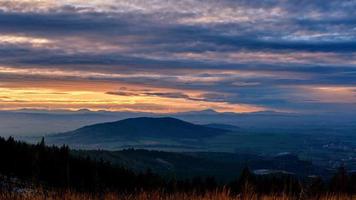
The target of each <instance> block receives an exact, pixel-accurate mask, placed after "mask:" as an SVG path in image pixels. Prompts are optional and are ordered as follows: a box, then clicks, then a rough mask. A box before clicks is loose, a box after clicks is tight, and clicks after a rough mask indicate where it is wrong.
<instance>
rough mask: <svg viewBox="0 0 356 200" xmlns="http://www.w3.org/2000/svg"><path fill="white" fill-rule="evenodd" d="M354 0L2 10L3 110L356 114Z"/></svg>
mask: <svg viewBox="0 0 356 200" xmlns="http://www.w3.org/2000/svg"><path fill="white" fill-rule="evenodd" d="M355 12H356V1H353V0H347V1H346V0H345V1H343V0H340V1H329V0H314V1H310V0H295V1H293V0H291V1H286V0H215V1H212V0H180V1H176V0H92V1H87V0H62V1H57V0H0V110H16V109H23V108H28V109H48V110H57V109H66V110H78V109H90V110H110V111H139V112H154V113H174V112H186V111H194V110H205V109H214V110H216V111H218V112H238V113H240V112H258V111H278V112H298V113H326V112H327V113H330V112H331V113H332V112H338V113H343V112H345V113H346V112H354V111H356V15H355Z"/></svg>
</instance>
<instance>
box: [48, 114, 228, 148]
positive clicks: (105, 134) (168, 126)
mask: <svg viewBox="0 0 356 200" xmlns="http://www.w3.org/2000/svg"><path fill="white" fill-rule="evenodd" d="M220 127H221V128H220ZM223 127H224V125H215V127H213V126H212V125H211V126H209V125H208V126H204V125H196V124H192V123H189V122H185V121H183V120H179V119H175V118H172V117H158V118H153V117H138V118H129V119H124V120H119V121H115V122H108V123H100V124H94V125H89V126H84V127H82V128H79V129H76V130H74V131H69V132H65V133H60V134H56V135H52V136H49V137H48V138H49V140H50V141H52V142H54V143H68V144H72V143H77V142H79V143H80V144H81V145H86V144H100V143H108V142H113V143H116V142H130V141H131V142H132V141H142V140H145V141H151V142H152V143H155V142H157V141H158V140H165V141H175V140H176V141H182V140H192V141H199V140H201V139H204V138H208V137H215V136H218V135H222V134H224V133H227V132H229V130H227V129H223ZM226 127H227V128H231V127H229V126H227V125H226ZM168 143H169V142H168Z"/></svg>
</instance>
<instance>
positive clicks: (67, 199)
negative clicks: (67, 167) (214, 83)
mask: <svg viewBox="0 0 356 200" xmlns="http://www.w3.org/2000/svg"><path fill="white" fill-rule="evenodd" d="M353 199H355V200H356V196H354V197H351V196H342V195H324V196H322V197H310V198H306V197H304V198H301V197H291V196H287V195H269V196H258V195H256V194H250V195H237V196H233V195H231V194H230V193H229V192H228V191H219V192H209V193H206V194H204V195H198V194H194V193H189V194H188V193H175V194H165V193H161V192H141V193H138V194H134V195H118V194H115V193H106V194H103V195H100V196H99V195H97V196H93V195H90V194H85V193H75V192H50V193H49V192H44V191H36V192H33V191H32V192H22V193H4V192H3V193H0V200H353Z"/></svg>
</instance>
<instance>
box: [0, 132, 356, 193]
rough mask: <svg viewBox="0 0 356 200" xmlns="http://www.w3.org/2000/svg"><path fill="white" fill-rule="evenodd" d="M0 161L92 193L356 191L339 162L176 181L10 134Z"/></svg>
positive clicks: (2, 171)
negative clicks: (332, 169) (328, 170)
mask: <svg viewBox="0 0 356 200" xmlns="http://www.w3.org/2000/svg"><path fill="white" fill-rule="evenodd" d="M0 160H1V162H0V175H2V176H1V177H3V179H4V177H8V178H9V177H10V178H11V177H16V178H18V179H20V180H23V181H28V182H31V183H32V184H34V185H40V186H42V187H43V186H44V187H51V188H59V189H71V190H76V191H83V192H93V193H98V192H104V191H115V192H120V193H132V192H138V191H142V190H144V191H151V190H160V191H163V192H167V193H174V192H195V193H205V192H207V191H215V190H221V189H228V190H230V191H231V192H232V193H235V194H237V193H238V194H243V193H251V192H253V193H256V194H271V193H273V194H276V193H287V194H290V195H297V194H303V195H322V194H325V193H342V194H356V174H349V173H347V171H346V169H345V167H340V168H339V169H338V171H337V173H336V174H335V175H334V176H333V178H332V179H331V180H328V181H325V180H323V179H322V178H320V177H313V178H308V179H305V180H300V179H298V178H296V177H295V176H293V175H286V174H279V175H266V176H256V175H255V174H253V173H251V171H250V170H249V169H248V168H247V167H246V168H245V169H244V170H243V171H242V172H241V175H240V177H238V178H237V179H236V180H235V181H232V182H230V183H229V184H222V183H219V182H218V181H217V180H216V179H215V178H214V177H195V178H191V179H186V180H176V179H174V178H169V179H168V178H164V177H161V176H159V175H157V174H155V173H153V172H152V171H150V170H147V171H146V172H143V173H135V172H133V171H132V170H130V169H127V168H124V167H120V166H113V165H111V164H110V163H109V162H105V161H104V160H99V161H96V160H92V159H90V158H89V157H86V158H82V157H78V156H74V155H72V154H71V153H70V149H69V148H68V146H65V145H63V146H61V147H57V146H46V145H45V141H44V139H42V141H41V142H39V143H38V144H27V143H24V142H20V141H15V140H14V138H12V137H9V138H8V139H5V138H0ZM0 183H1V180H0ZM0 185H1V184H0ZM0 189H2V190H4V188H0ZM10 189H11V188H10Z"/></svg>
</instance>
